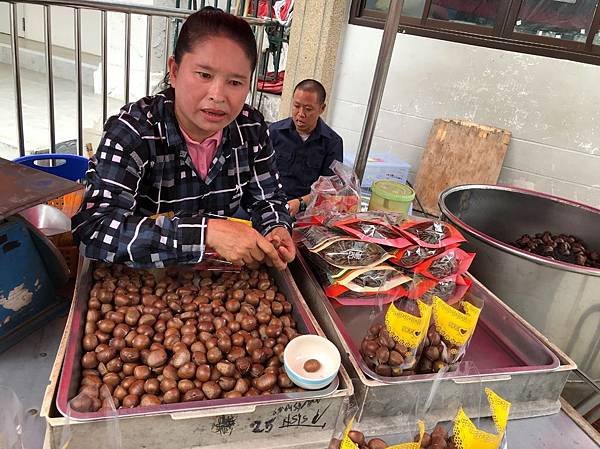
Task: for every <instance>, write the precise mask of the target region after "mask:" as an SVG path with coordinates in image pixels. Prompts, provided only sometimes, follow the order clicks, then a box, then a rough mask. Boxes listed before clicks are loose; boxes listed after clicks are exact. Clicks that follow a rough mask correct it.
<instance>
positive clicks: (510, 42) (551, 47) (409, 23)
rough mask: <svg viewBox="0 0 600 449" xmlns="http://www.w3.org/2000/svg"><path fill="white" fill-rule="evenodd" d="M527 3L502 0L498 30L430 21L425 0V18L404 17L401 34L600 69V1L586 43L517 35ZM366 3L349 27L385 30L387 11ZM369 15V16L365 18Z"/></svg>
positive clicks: (357, 1)
mask: <svg viewBox="0 0 600 449" xmlns="http://www.w3.org/2000/svg"><path fill="white" fill-rule="evenodd" d="M522 3H523V0H500V6H499V8H498V11H497V15H496V23H495V25H494V27H485V26H481V25H476V24H473V25H470V24H462V23H453V22H448V21H445V20H439V19H431V18H429V17H428V15H429V10H430V8H431V4H432V0H425V5H424V7H423V14H422V17H421V18H417V17H408V16H404V15H403V16H402V17H401V18H400V25H399V28H398V32H400V33H405V34H411V35H415V36H422V37H428V38H433V39H441V40H446V41H451V42H458V43H462V44H470V45H476V46H480V47H486V48H495V49H500V50H507V51H513V52H518V53H526V54H532V55H538V56H547V57H551V58H557V59H567V60H571V61H576V62H583V63H587V64H595V65H600V45H594V44H593V41H594V37H595V36H596V34H597V33H598V32H599V31H600V0H597V3H596V7H595V9H594V15H593V17H592V20H591V24H590V28H589V32H588V34H587V36H586V42H576V41H569V40H561V39H556V38H553V37H548V36H537V35H531V34H527V33H520V32H518V31H514V26H515V23H516V21H517V17H518V14H519V10H520V9H521V5H522ZM365 4H366V0H352V4H351V6H350V20H349V23H350V24H353V25H360V26H367V27H372V28H379V29H383V27H384V25H385V19H386V16H387V11H375V10H371V9H366V8H365V7H364V5H365ZM365 13H366V14H365Z"/></svg>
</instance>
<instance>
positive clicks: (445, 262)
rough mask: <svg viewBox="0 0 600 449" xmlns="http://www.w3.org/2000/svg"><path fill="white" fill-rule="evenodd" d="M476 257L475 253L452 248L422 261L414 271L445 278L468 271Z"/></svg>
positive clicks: (429, 276)
mask: <svg viewBox="0 0 600 449" xmlns="http://www.w3.org/2000/svg"><path fill="white" fill-rule="evenodd" d="M474 257H475V254H474V253H467V252H465V251H463V250H462V249H460V248H451V249H449V250H447V251H444V252H443V253H441V254H438V255H437V256H434V257H432V258H430V259H428V260H426V261H425V262H422V263H421V264H419V265H418V266H416V267H415V268H414V272H415V273H417V274H422V275H423V276H426V277H428V278H431V279H435V280H440V279H445V278H447V277H448V276H452V275H456V274H463V273H466V272H467V270H468V269H469V267H470V266H471V262H473V258H474Z"/></svg>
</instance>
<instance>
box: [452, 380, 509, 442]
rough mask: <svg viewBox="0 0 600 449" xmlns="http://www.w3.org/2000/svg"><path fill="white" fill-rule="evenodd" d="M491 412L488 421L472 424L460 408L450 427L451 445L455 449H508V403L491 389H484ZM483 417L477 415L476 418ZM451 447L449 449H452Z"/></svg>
mask: <svg viewBox="0 0 600 449" xmlns="http://www.w3.org/2000/svg"><path fill="white" fill-rule="evenodd" d="M484 392H485V396H486V398H487V403H488V406H489V409H490V411H491V415H492V418H491V421H490V420H489V419H479V420H476V422H474V421H473V420H472V419H471V418H469V416H468V414H467V412H466V411H465V410H464V409H463V408H462V407H461V408H460V409H459V411H458V413H457V414H456V417H455V418H454V423H453V425H452V430H453V435H452V437H451V440H450V442H451V445H452V446H453V447H454V448H456V449H508V443H507V440H506V427H507V425H508V415H509V413H510V402H508V401H507V400H505V399H504V398H502V397H500V396H499V395H498V394H496V393H495V392H494V391H493V390H492V389H490V388H485V389H484ZM481 415H483V413H481V412H480V413H479V414H478V416H481ZM452 446H450V447H449V449H453V448H452Z"/></svg>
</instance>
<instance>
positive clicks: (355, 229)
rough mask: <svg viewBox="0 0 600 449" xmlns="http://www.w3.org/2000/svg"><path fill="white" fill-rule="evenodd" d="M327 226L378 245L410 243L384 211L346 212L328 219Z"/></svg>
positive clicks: (394, 245) (397, 246)
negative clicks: (346, 213) (343, 214)
mask: <svg viewBox="0 0 600 449" xmlns="http://www.w3.org/2000/svg"><path fill="white" fill-rule="evenodd" d="M328 226H334V227H336V228H338V229H341V230H343V231H344V232H346V233H348V234H350V235H352V236H354V237H357V238H359V239H361V240H365V241H367V242H372V243H377V244H379V245H385V246H393V247H395V248H406V247H407V246H410V244H411V242H410V240H408V239H407V238H406V237H404V236H403V235H402V234H400V232H399V231H397V230H396V229H395V228H394V226H393V224H392V223H390V220H389V219H388V217H387V216H386V214H384V213H373V212H358V213H356V214H348V215H345V216H342V217H336V218H334V219H333V220H330V221H329V223H328Z"/></svg>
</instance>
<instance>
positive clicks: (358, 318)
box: [327, 282, 560, 383]
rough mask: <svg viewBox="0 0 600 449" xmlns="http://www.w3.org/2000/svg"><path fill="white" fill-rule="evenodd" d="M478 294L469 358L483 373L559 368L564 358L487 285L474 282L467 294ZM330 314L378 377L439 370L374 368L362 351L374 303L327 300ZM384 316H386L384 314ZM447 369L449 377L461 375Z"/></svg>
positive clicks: (392, 379)
mask: <svg viewBox="0 0 600 449" xmlns="http://www.w3.org/2000/svg"><path fill="white" fill-rule="evenodd" d="M472 297H476V298H479V299H483V300H484V302H485V303H484V306H483V309H482V311H481V315H480V318H479V322H478V323H477V328H476V330H475V334H474V335H473V338H472V339H471V342H470V344H469V347H468V349H467V352H466V354H465V358H464V360H465V361H471V362H473V363H474V364H475V366H476V367H477V370H478V371H479V374H480V375H486V374H504V373H515V372H533V371H541V370H545V371H550V370H553V369H555V368H558V366H559V364H560V362H559V361H558V358H557V357H556V355H555V354H554V353H552V351H550V350H549V349H548V348H547V347H545V346H543V345H541V344H539V342H538V341H537V340H536V339H535V337H534V336H533V334H531V333H530V332H528V330H527V329H525V328H523V327H521V326H519V325H517V322H516V319H515V318H514V316H512V315H510V314H509V313H508V312H507V311H506V309H504V308H503V307H502V306H501V305H500V303H499V302H498V301H494V298H490V297H487V293H486V291H485V290H484V287H483V286H482V285H481V284H480V283H478V282H473V286H472V287H471V289H470V290H469V292H468V293H467V295H466V296H465V298H467V299H468V298H472ZM327 303H328V305H329V306H330V307H331V311H330V315H331V318H332V320H333V322H334V323H335V325H336V326H337V328H338V329H339V332H340V334H341V335H342V337H343V338H344V341H345V342H346V346H347V347H348V349H350V352H351V354H352V356H353V357H354V358H355V359H356V360H357V361H358V364H359V366H360V368H361V369H362V370H363V371H364V372H365V374H367V375H368V376H369V377H371V378H372V379H374V380H378V381H380V382H384V383H403V382H405V381H406V379H422V380H423V379H434V378H435V374H419V375H415V376H406V377H384V376H380V375H378V374H376V373H375V372H373V371H372V370H371V369H370V368H369V367H368V366H367V364H366V363H365V362H364V360H363V358H362V356H361V355H360V352H359V348H360V343H361V341H362V339H363V337H364V336H365V333H366V331H367V329H368V327H369V320H370V315H371V311H372V310H373V309H372V308H371V307H361V306H358V307H357V306H344V305H339V304H338V303H336V302H335V301H327ZM381 318H382V319H383V317H381ZM457 376H460V374H456V375H453V374H452V373H451V372H449V373H447V375H446V377H449V378H451V377H457Z"/></svg>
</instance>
